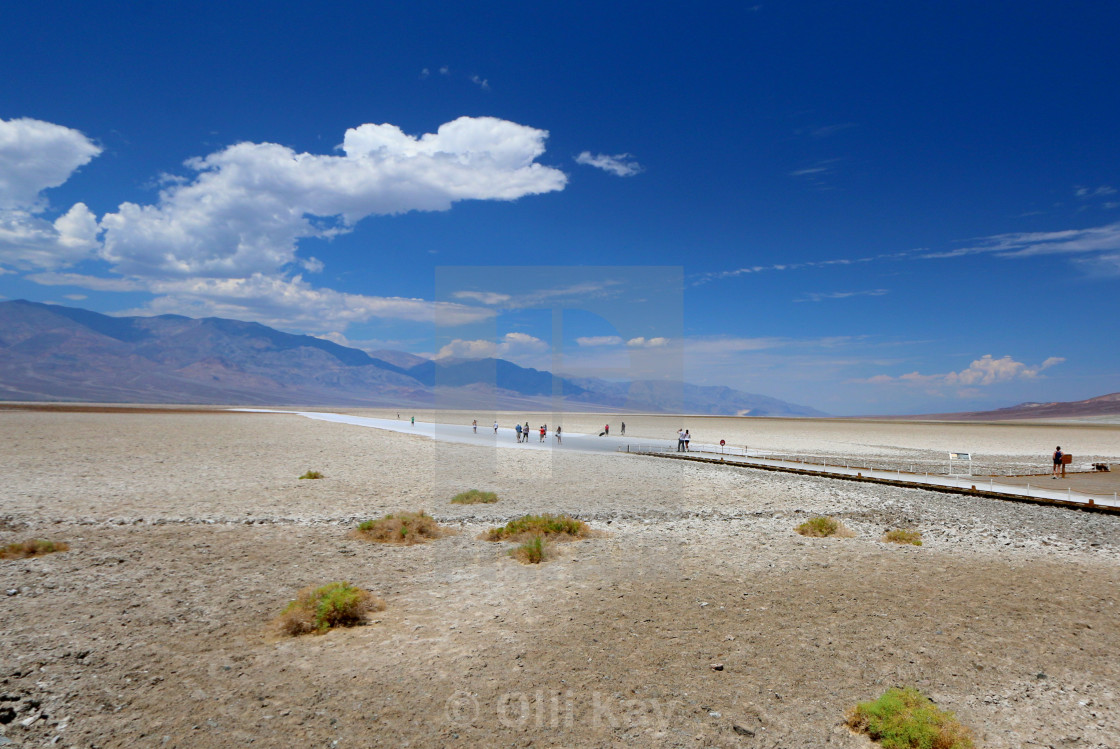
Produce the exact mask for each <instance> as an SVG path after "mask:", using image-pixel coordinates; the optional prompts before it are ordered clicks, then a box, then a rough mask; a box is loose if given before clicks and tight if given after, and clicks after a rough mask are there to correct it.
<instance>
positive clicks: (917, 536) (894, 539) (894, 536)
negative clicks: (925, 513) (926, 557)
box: [883, 528, 922, 546]
mask: <svg viewBox="0 0 1120 749" xmlns="http://www.w3.org/2000/svg"><path fill="white" fill-rule="evenodd" d="M883 540H884V541H889V542H891V543H892V544H913V545H914V546H921V545H922V534H921V532H920V531H908V530H903V529H902V528H898V529H896V530H893V531H887V532H886V533H885V534H884V535H883Z"/></svg>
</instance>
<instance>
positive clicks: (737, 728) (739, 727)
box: [731, 723, 754, 736]
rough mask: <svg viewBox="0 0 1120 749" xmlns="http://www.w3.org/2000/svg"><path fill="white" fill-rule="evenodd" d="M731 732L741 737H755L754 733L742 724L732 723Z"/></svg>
mask: <svg viewBox="0 0 1120 749" xmlns="http://www.w3.org/2000/svg"><path fill="white" fill-rule="evenodd" d="M731 730H732V731H734V732H735V733H737V734H739V735H740V736H754V731H752V730H751V729H749V728H747V727H746V726H744V725H743V724H742V723H732V724H731Z"/></svg>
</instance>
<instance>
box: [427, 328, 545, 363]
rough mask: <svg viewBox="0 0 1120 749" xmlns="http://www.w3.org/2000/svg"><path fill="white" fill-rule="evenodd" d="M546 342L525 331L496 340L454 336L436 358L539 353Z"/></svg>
mask: <svg viewBox="0 0 1120 749" xmlns="http://www.w3.org/2000/svg"><path fill="white" fill-rule="evenodd" d="M547 350H548V344H547V343H545V342H544V341H542V340H541V339H540V338H536V337H534V336H531V335H528V334H527V333H506V334H505V335H504V336H502V338H500V339H499V340H497V341H491V340H487V339H475V340H470V341H468V340H463V339H461V338H456V339H455V340H453V341H451V342H450V343H448V344H447V345H446V346H443V347H442V348H440V350H439V352H437V353H436V357H435V358H436V359H449V358H455V359H486V358H516V357H518V356H526V355H532V354H540V353H543V352H545V351H547Z"/></svg>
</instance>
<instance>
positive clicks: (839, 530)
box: [796, 517, 855, 538]
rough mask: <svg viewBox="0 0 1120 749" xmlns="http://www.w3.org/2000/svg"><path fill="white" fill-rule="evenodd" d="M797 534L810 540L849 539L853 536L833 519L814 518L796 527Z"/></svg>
mask: <svg viewBox="0 0 1120 749" xmlns="http://www.w3.org/2000/svg"><path fill="white" fill-rule="evenodd" d="M796 530H797V532H798V533H800V534H801V535H802V536H809V537H810V538H829V537H838V538H851V537H852V536H854V535H855V534H854V533H852V532H851V531H850V530H848V528H847V527H846V526H845V525H844V524H843V523H841V522H840V521H839V520H836V519H835V518H827V517H816V518H810V519H809V520H806V521H805V522H804V523H802V524H801V525H799V526H797V528H796Z"/></svg>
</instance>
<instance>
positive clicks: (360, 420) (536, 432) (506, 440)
mask: <svg viewBox="0 0 1120 749" xmlns="http://www.w3.org/2000/svg"><path fill="white" fill-rule="evenodd" d="M231 410H233V411H241V412H245V413H270V414H294V415H296V416H304V417H306V418H308V419H315V420H317V421H331V422H334V423H336V424H351V425H353V426H360V427H369V428H371V429H383V430H385V431H389V432H400V433H401V434H415V435H418V436H420V437H427V438H429V439H433V440H438V441H440V442H458V443H461V444H467V445H485V446H487V447H504V448H509V449H511V450H566V451H577V452H596V453H614V452H616V451H617V450H618V448H619V447H620V446H622V447H625V445H626V443H627V439H626V438H625V437H615V436H605V437H600V436H598V435H595V434H580V433H578V432H571V433H569V432H568V431H566V430H565V431H564V432H563V433H562V435H561V436H562V437H563V441H562V443H557V441H556V436H555V434H554V431H553V426H552V425H549V427H548V436H547V437H545V440H544V442H541V441H540V424H531V425H530V426H529V441H528V442H522V443H520V444H518V442H517V431H516V430H515V429H514V428H513V427H511V426H499V427H498V432H497V434H495V433H494V423H493V422H490V423H489V424H482V423H479V425H478V433H477V434H476V433H475V432H474V429H473V428H472V427H471V425H470V424H435V423H432V422H430V421H417V422H416V424H412V423H411V422H409V420H407V419H402V420H400V421H398V420H396V419H373V418H369V417H367V416H349V415H347V414H332V413H324V412H322V411H279V410H275V409H266V408H234V409H231ZM522 426H524V425H522ZM645 443H646V444H656V445H657V446H658V447H668V446H669V445H670V443H669V441H668V440H665V441H663V442H662V441H658V440H652V441H650V440H646V442H645ZM672 444H673V445H674V446H675V445H676V443H675V442H673V443H672Z"/></svg>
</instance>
